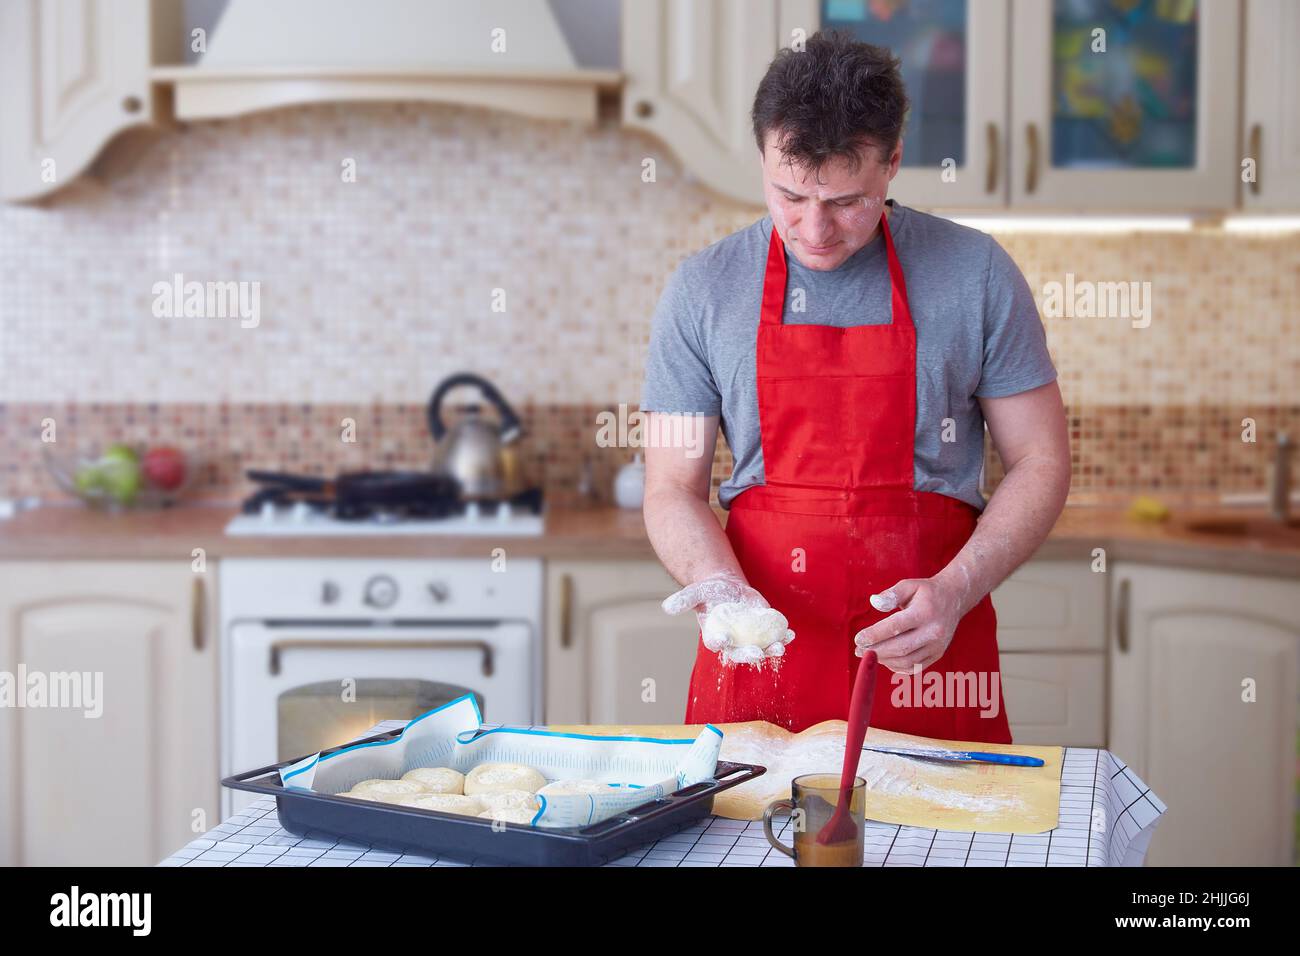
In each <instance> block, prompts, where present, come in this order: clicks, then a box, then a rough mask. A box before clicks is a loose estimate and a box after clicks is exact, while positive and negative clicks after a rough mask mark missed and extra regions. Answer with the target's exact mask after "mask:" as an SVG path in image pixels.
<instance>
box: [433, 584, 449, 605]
mask: <svg viewBox="0 0 1300 956" xmlns="http://www.w3.org/2000/svg"><path fill="white" fill-rule="evenodd" d="M429 594H430V595H431V596H432V597H433V600H434V601H435V602H436V603H438V604H442V603H443V602H444V601H446V600H447V598H448V597H450V596H451V589H450V588H448V587H447V585H446V584H445V583H443V582H442V581H430V582H429Z"/></svg>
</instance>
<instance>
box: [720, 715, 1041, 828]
mask: <svg viewBox="0 0 1300 956" xmlns="http://www.w3.org/2000/svg"><path fill="white" fill-rule="evenodd" d="M720 756H721V758H722V759H723V760H731V761H735V762H737V763H754V764H759V765H760V766H763V767H767V773H766V774H764V775H763V776H761V777H759V778H757V779H756V780H752V781H750V782H748V783H744V784H741V786H740V787H738V788H737V790H740V789H742V788H745V789H751V788H752V792H754V793H755V794H759V793H765V792H767V791H769V790H770V791H771V793H772V799H773V800H776V799H780V797H783V796H784V797H788V796H789V795H790V781H791V780H793V779H794V778H795V777H798V776H801V775H803V774H809V773H829V774H832V775H833V776H835V777H838V776H839V774H840V768H841V767H842V766H843V764H844V740H843V738H832V737H820V738H813V739H811V740H806V741H792V742H791V743H790V744H788V745H786V746H782V745H780V744H775V743H774V742H773V741H772V740H771V738H769V737H765V736H763V735H761V734H758V733H755V731H754V730H753V729H752V728H749V727H738V728H733V729H731V730H729V731H728V732H727V735H726V736H725V737H724V738H723V741H722V753H721V754H720ZM971 773H972V770H971V768H970V767H969V766H963V765H960V764H958V765H953V766H947V765H943V764H938V763H930V762H923V761H919V760H914V759H911V758H908V757H898V756H895V755H894V754H881V753H874V752H872V751H863V753H862V758H861V760H860V761H859V762H858V776H859V777H861V778H862V779H863V780H865V781H866V783H867V792H868V793H874V794H877V795H879V796H885V797H907V798H911V799H914V800H919V801H922V802H925V803H929V804H931V805H933V806H937V807H947V808H950V809H955V810H970V811H973V812H996V811H999V810H1008V809H1013V808H1015V807H1018V806H1021V805H1022V804H1023V801H1022V800H1021V799H1020V797H1018V796H1013V795H1011V794H1005V793H979V794H972V793H970V792H969V791H963V790H961V789H959V784H961V783H965V782H967V781H969V779H970V775H971ZM870 815H871V814H870V809H868V813H867V816H870Z"/></svg>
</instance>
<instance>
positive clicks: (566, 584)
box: [560, 574, 573, 648]
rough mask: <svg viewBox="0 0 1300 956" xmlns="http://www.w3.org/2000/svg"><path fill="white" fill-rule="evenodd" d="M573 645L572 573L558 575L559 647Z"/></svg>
mask: <svg viewBox="0 0 1300 956" xmlns="http://www.w3.org/2000/svg"><path fill="white" fill-rule="evenodd" d="M572 646H573V575H572V574H561V575H560V647H565V648H568V647H572Z"/></svg>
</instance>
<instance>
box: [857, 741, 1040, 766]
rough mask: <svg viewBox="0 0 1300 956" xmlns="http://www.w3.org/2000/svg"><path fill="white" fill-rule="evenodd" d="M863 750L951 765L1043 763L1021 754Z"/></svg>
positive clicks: (874, 747) (903, 749)
mask: <svg viewBox="0 0 1300 956" xmlns="http://www.w3.org/2000/svg"><path fill="white" fill-rule="evenodd" d="M862 749H863V750H871V751H874V752H875V753H878V754H893V755H894V756H896V757H915V758H918V759H920V760H947V761H952V762H953V763H996V764H1003V765H1004V766H1008V767H1041V766H1042V765H1043V761H1042V760H1041V759H1040V758H1038V757H1026V756H1024V755H1023V754H993V753H985V752H984V751H981V750H941V749H938V748H935V749H929V748H913V747H878V746H876V745H874V744H867V745H866V746H864V747H863V748H862Z"/></svg>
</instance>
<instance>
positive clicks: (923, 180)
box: [623, 0, 1008, 207]
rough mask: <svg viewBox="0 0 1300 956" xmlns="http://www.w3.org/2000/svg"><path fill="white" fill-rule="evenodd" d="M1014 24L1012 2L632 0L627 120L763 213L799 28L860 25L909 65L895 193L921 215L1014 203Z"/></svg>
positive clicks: (626, 14)
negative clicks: (763, 165) (758, 117)
mask: <svg viewBox="0 0 1300 956" xmlns="http://www.w3.org/2000/svg"><path fill="white" fill-rule="evenodd" d="M1007 16H1008V0H981V2H980V3H979V4H978V5H974V4H972V5H969V6H968V4H967V3H966V2H965V0H942V2H940V3H938V4H930V5H927V6H926V7H925V8H924V10H920V9H918V12H917V13H916V14H915V15H913V13H912V12H911V10H910V9H905V10H902V11H896V15H894V16H891V17H890V18H888V20H887V21H886V20H882V19H881V18H880V16H879V15H878V14H877V13H875V12H873V10H872V8H870V7H869V6H868V5H867V4H843V3H834V2H830V3H827V2H818V0H765V2H757V3H755V2H745V0H707V2H701V3H695V4H682V3H673V2H670V0H624V4H623V69H624V73H625V74H626V80H625V85H624V96H623V121H624V124H625V125H627V126H629V127H632V128H635V129H642V130H645V131H647V132H649V133H652V134H654V135H655V136H657V137H659V138H660V139H661V140H662V141H664V142H666V143H668V144H670V145H671V147H672V148H673V150H674V151H675V152H676V153H677V155H678V156H679V157H680V158H681V160H682V162H683V163H684V164H685V165H686V167H687V168H688V169H689V170H690V171H691V172H692V173H694V174H695V175H697V176H699V177H700V179H701V180H702V181H703V182H704V183H705V185H707V186H709V187H711V188H712V189H714V190H716V191H718V192H721V193H723V194H724V195H727V196H731V197H732V198H735V199H739V200H741V201H743V202H748V203H753V204H760V203H762V201H763V195H762V180H761V174H760V167H759V155H758V150H757V146H756V144H755V142H754V136H753V132H752V128H751V121H750V109H751V107H752V106H753V99H754V93H755V91H756V89H757V87H758V82H759V80H760V79H762V76H763V74H764V72H766V70H767V66H768V64H769V63H770V62H771V60H772V57H773V56H775V55H776V52H777V50H779V49H780V48H781V47H783V46H789V45H790V44H791V42H792V41H793V40H794V39H795V38H796V37H797V36H798V35H800V34H799V33H798V32H797V31H802V35H804V36H808V35H811V34H813V33H814V32H816V31H817V30H818V29H819V28H820V27H822V26H826V27H831V28H838V29H847V30H849V31H851V32H854V33H856V34H858V35H859V36H861V37H862V38H863V39H866V40H870V41H871V42H874V43H884V44H887V45H891V46H893V48H894V49H895V51H896V52H897V53H898V54H899V55H900V57H901V59H902V61H903V73H904V77H905V79H906V81H907V83H908V92H909V94H910V95H911V97H912V101H913V109H912V113H911V119H910V127H909V131H908V134H907V137H906V140H905V143H904V151H903V168H902V169H901V170H900V172H899V174H898V177H897V178H896V179H895V180H894V185H893V189H892V194H893V195H894V196H896V197H897V198H899V199H900V200H901V201H903V202H904V203H907V204H909V205H916V206H954V207H955V206H986V205H1001V204H1003V203H1004V202H1005V201H1006V178H1005V176H1004V175H1003V163H1004V160H1003V158H1002V157H1003V146H1002V138H1003V134H1004V130H1003V126H1004V118H1005V108H1004V105H1003V104H1004V102H1005V97H1006V71H1005V65H1006V56H1007V42H1008V20H1007ZM945 169H950V170H951V173H950V174H949V175H943V174H944V172H945Z"/></svg>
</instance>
